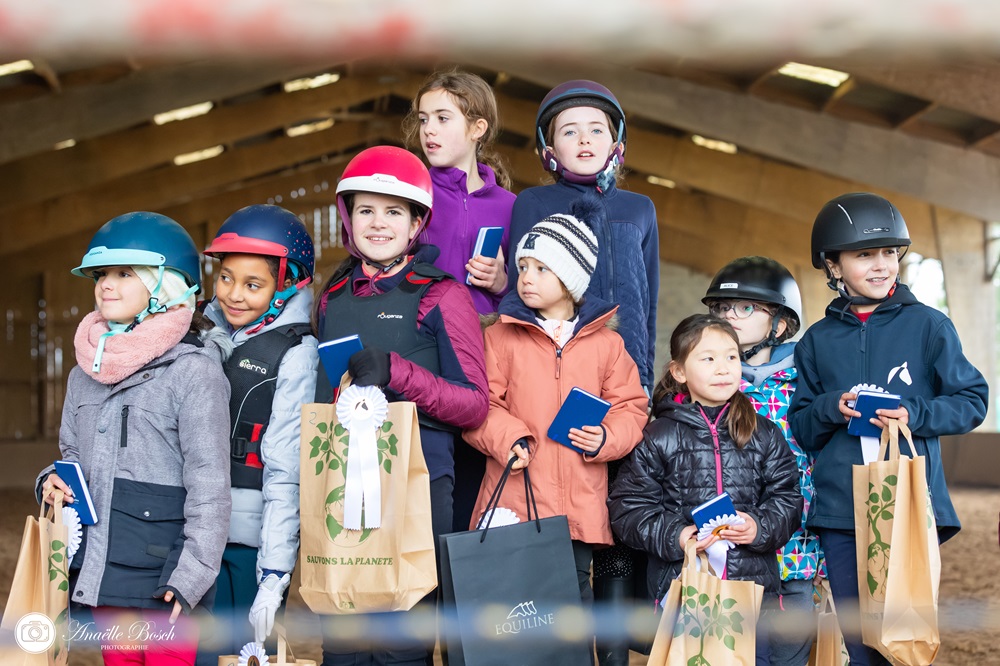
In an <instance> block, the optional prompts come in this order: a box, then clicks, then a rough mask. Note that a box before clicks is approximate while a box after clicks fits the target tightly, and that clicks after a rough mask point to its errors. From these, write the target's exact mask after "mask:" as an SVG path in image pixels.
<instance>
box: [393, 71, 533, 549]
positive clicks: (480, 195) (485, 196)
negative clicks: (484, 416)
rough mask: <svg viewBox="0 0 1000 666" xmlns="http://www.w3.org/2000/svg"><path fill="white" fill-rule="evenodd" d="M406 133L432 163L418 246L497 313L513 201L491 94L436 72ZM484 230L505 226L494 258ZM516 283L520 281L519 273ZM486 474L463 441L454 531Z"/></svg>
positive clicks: (463, 77) (481, 306) (482, 85)
mask: <svg viewBox="0 0 1000 666" xmlns="http://www.w3.org/2000/svg"><path fill="white" fill-rule="evenodd" d="M403 131H404V133H405V134H406V138H407V141H408V142H409V143H410V145H414V144H417V143H419V144H420V148H421V149H422V150H423V151H424V156H425V157H426V158H427V161H428V162H429V163H430V165H431V168H430V174H431V182H433V184H434V226H433V227H431V228H428V229H427V230H426V231H424V234H423V237H422V239H421V240H422V241H423V242H424V243H429V244H431V245H435V246H437V248H438V249H439V250H440V251H441V254H440V255H439V256H438V258H437V260H436V261H435V262H434V265H435V266H437V267H438V268H440V269H441V270H443V271H445V272H446V273H450V274H451V275H453V276H454V277H455V280H456V281H457V282H459V283H460V284H468V285H469V293H470V294H471V295H472V304H473V305H474V306H475V308H476V311H477V312H479V313H480V314H488V313H491V312H496V311H497V308H498V307H499V305H500V299H501V298H502V297H503V295H504V294H506V293H507V287H508V280H507V262H506V259H505V255H506V254H507V248H508V246H509V243H510V239H509V234H510V216H511V211H512V210H513V208H514V199H515V197H514V195H513V194H512V193H511V192H509V191H507V190H506V189H504V188H505V187H510V178H508V176H507V174H506V172H505V171H504V169H503V168H502V166H501V165H500V159H499V157H497V156H495V155H494V154H493V153H491V152H490V151H489V146H490V145H491V144H492V143H493V141H494V139H496V137H497V134H498V133H499V131H500V125H499V117H498V113H497V101H496V98H495V97H494V96H493V89H492V88H491V87H490V86H489V84H487V83H486V81H483V80H482V79H481V78H480V77H478V76H476V75H475V74H471V73H469V72H462V71H459V70H451V71H446V72H435V73H434V74H431V75H430V77H429V78H428V79H427V80H426V81H425V82H424V85H423V86H422V87H421V88H420V90H419V91H418V92H417V95H416V97H414V98H413V106H412V107H411V109H410V113H409V115H407V117H406V120H405V121H404V122H403ZM498 183H499V184H498ZM483 227H502V228H503V238H502V239H501V241H500V253H499V254H498V256H497V257H496V258H491V257H483V256H475V257H473V256H472V253H473V250H474V249H475V246H476V238H477V236H478V235H479V230H480V229H481V228H483ZM466 276H468V282H466ZM513 278H514V279H513V280H511V282H512V283H516V282H517V275H514V276H513ZM485 472H486V456H484V455H483V454H482V453H480V452H479V451H477V450H475V449H474V448H472V447H471V446H469V445H468V444H466V443H465V442H463V441H462V440H458V441H457V442H456V443H455V519H454V529H455V531H456V532H458V531H461V530H465V529H467V528H468V526H469V521H470V520H471V518H472V509H473V507H474V506H475V504H476V497H477V496H478V494H479V486H480V485H481V484H482V481H483V475H484V474H485Z"/></svg>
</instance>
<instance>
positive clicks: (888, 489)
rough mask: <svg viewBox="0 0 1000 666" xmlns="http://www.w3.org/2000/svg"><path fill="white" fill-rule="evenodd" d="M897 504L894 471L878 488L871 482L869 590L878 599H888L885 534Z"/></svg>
mask: <svg viewBox="0 0 1000 666" xmlns="http://www.w3.org/2000/svg"><path fill="white" fill-rule="evenodd" d="M895 507H896V476H895V475H890V476H887V477H885V479H884V480H883V485H882V486H881V487H880V488H878V489H876V488H875V484H873V483H869V484H868V537H869V538H868V541H869V544H868V593H869V594H870V595H871V597H872V599H875V600H877V601H884V600H885V581H886V578H887V577H888V575H889V544H888V543H886V542H885V539H883V538H882V535H883V534H891V533H892V520H893V509H895ZM880 526H881V529H880Z"/></svg>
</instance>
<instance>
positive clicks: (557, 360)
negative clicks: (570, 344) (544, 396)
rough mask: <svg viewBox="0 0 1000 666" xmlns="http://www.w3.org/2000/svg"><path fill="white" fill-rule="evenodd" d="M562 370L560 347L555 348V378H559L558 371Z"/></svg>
mask: <svg viewBox="0 0 1000 666" xmlns="http://www.w3.org/2000/svg"><path fill="white" fill-rule="evenodd" d="M561 370H562V347H559V348H558V349H556V379H559V373H560V371H561Z"/></svg>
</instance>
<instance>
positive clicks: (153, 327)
mask: <svg viewBox="0 0 1000 666" xmlns="http://www.w3.org/2000/svg"><path fill="white" fill-rule="evenodd" d="M193 314H194V313H193V311H192V310H191V309H190V308H174V309H172V310H170V311H169V312H164V313H162V314H158V315H154V316H150V317H147V318H146V319H145V320H143V322H142V323H141V324H139V325H138V326H136V327H135V328H134V329H132V330H131V331H129V332H128V333H121V334H118V335H112V336H111V337H109V338H108V339H107V342H105V343H104V354H103V356H102V357H101V370H100V372H96V373H95V372H94V371H93V367H94V356H96V354H97V343H98V341H99V340H100V338H101V336H102V335H103V334H105V333H107V332H108V331H109V330H111V329H110V327H109V326H108V322H107V321H106V320H105V319H103V318H102V317H101V313H99V312H97V311H94V312H91V313H90V314H88V315H87V316H86V317H84V318H83V321H81V322H80V325H79V326H78V327H77V329H76V336H75V337H74V339H73V344H74V346H75V347H76V362H77V363H78V364H79V365H80V367H81V368H82V369H83V371H84V372H86V373H87V374H88V375H90V376H91V377H93V378H94V379H96V380H97V381H99V382H101V383H102V384H117V383H118V382H120V381H122V380H123V379H125V378H127V377H130V376H131V375H132V374H134V373H135V372H136V371H137V370H139V368H141V367H143V366H144V365H146V364H147V363H149V362H150V361H152V360H153V359H155V358H159V357H160V356H163V354H165V353H166V352H168V351H170V350H171V349H172V348H173V347H174V345H176V344H177V343H178V342H180V341H181V340H182V339H183V338H184V336H185V335H187V332H188V330H189V329H190V327H191V317H192V316H193Z"/></svg>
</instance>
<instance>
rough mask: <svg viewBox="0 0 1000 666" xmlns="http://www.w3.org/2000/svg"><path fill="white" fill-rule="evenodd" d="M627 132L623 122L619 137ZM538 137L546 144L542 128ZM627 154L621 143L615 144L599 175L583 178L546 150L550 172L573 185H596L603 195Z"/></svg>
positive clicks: (593, 174) (594, 174)
mask: <svg viewBox="0 0 1000 666" xmlns="http://www.w3.org/2000/svg"><path fill="white" fill-rule="evenodd" d="M624 131H625V122H624V121H622V122H620V123H618V136H619V137H621V136H622V135H623V133H624ZM538 136H539V138H540V139H541V142H542V144H543V145H544V144H545V135H544V134H542V130H541V128H539V129H538ZM624 153H625V147H624V146H623V145H622V143H621V141H619V142H618V143H616V144H615V148H614V150H612V151H611V154H610V155H608V159H607V160H605V161H604V166H603V167H601V170H600V171H598V172H597V173H592V174H590V175H587V176H581V175H580V174H577V173H573V172H572V171H570V170H569V169H567V168H566V167H564V166H563V165H562V163H561V162H560V161H559V160H558V159H557V158H556V156H555V153H554V152H553V151H552V150H549V149H548V148H546V149H545V157H546V158H547V159H548V163H547V164H546V166H547V167H548V169H549V171H551V172H553V173H555V174H557V175H558V176H559V177H560V178H563V179H565V180H567V181H569V182H571V183H576V184H577V185H594V186H595V187H596V188H597V191H598V192H601V193H602V194H603V193H604V192H607V190H608V188H609V187H611V185H612V184H613V183H614V182H615V175H616V174H617V172H618V167H620V166H621V165H622V163H623V159H624Z"/></svg>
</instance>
